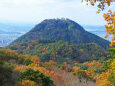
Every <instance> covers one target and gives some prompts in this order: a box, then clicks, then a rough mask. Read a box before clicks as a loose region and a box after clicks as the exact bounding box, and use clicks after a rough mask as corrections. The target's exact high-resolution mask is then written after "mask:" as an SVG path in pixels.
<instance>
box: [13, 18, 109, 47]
mask: <svg viewBox="0 0 115 86" xmlns="http://www.w3.org/2000/svg"><path fill="white" fill-rule="evenodd" d="M32 40H53V41H59V40H64V41H66V42H68V43H74V44H85V43H97V44H98V45H100V46H101V47H103V48H106V47H107V46H108V45H109V42H108V41H106V40H105V39H102V38H100V37H99V36H97V35H94V34H92V33H89V32H87V31H85V30H84V28H83V27H82V26H80V25H79V24H78V23H76V22H74V21H72V20H70V19H46V20H44V21H42V22H41V23H40V24H38V25H36V26H35V27H34V28H33V29H32V30H30V31H29V32H28V33H26V34H25V35H23V36H21V37H20V38H18V39H17V40H15V41H14V42H13V43H19V42H23V41H24V42H26V41H32Z"/></svg>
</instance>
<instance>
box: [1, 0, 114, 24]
mask: <svg viewBox="0 0 115 86" xmlns="http://www.w3.org/2000/svg"><path fill="white" fill-rule="evenodd" d="M108 9H112V10H114V11H115V4H112V6H111V7H109V8H108ZM108 9H107V10H108ZM96 11H97V7H95V6H87V5H86V3H85V2H84V3H81V0H0V22H9V23H22V24H24V23H30V24H37V23H39V22H41V21H43V20H44V19H52V18H69V19H71V20H74V21H76V22H77V23H79V24H81V25H104V24H105V22H104V19H103V13H104V12H106V11H104V12H102V13H100V14H96Z"/></svg>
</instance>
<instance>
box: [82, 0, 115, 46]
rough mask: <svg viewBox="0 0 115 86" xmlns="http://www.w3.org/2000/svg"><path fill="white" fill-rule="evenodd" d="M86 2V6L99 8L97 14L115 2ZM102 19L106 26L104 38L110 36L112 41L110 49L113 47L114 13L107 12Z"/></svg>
mask: <svg viewBox="0 0 115 86" xmlns="http://www.w3.org/2000/svg"><path fill="white" fill-rule="evenodd" d="M82 1H83V0H82ZM86 2H87V4H88V3H90V4H91V5H92V6H94V5H97V7H98V8H99V9H98V11H97V13H100V12H101V11H103V10H104V9H105V8H106V7H109V6H111V3H113V2H115V1H114V0H86ZM103 17H104V19H105V21H107V24H106V25H105V29H106V32H107V35H106V36H105V38H107V37H109V36H110V35H112V41H111V44H110V46H111V47H112V46H114V45H115V12H112V11H111V10H109V11H108V13H104V15H103Z"/></svg>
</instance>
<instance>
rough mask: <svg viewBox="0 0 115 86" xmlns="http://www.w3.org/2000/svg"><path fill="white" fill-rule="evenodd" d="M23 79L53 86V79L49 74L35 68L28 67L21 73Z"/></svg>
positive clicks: (45, 85) (43, 85) (44, 85)
mask: <svg viewBox="0 0 115 86" xmlns="http://www.w3.org/2000/svg"><path fill="white" fill-rule="evenodd" d="M19 79H20V80H21V81H22V80H30V81H34V82H36V83H38V84H39V85H40V86H52V85H53V81H52V80H51V79H50V77H49V76H45V75H44V74H43V73H41V72H40V71H38V70H37V71H34V70H33V69H31V68H30V69H27V70H26V71H25V72H23V73H21V75H20V78H19Z"/></svg>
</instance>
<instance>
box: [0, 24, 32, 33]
mask: <svg viewBox="0 0 115 86" xmlns="http://www.w3.org/2000/svg"><path fill="white" fill-rule="evenodd" d="M32 26H33V24H18V23H16V24H15V23H0V30H2V31H5V32H27V31H28V30H30V29H31V28H32Z"/></svg>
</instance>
